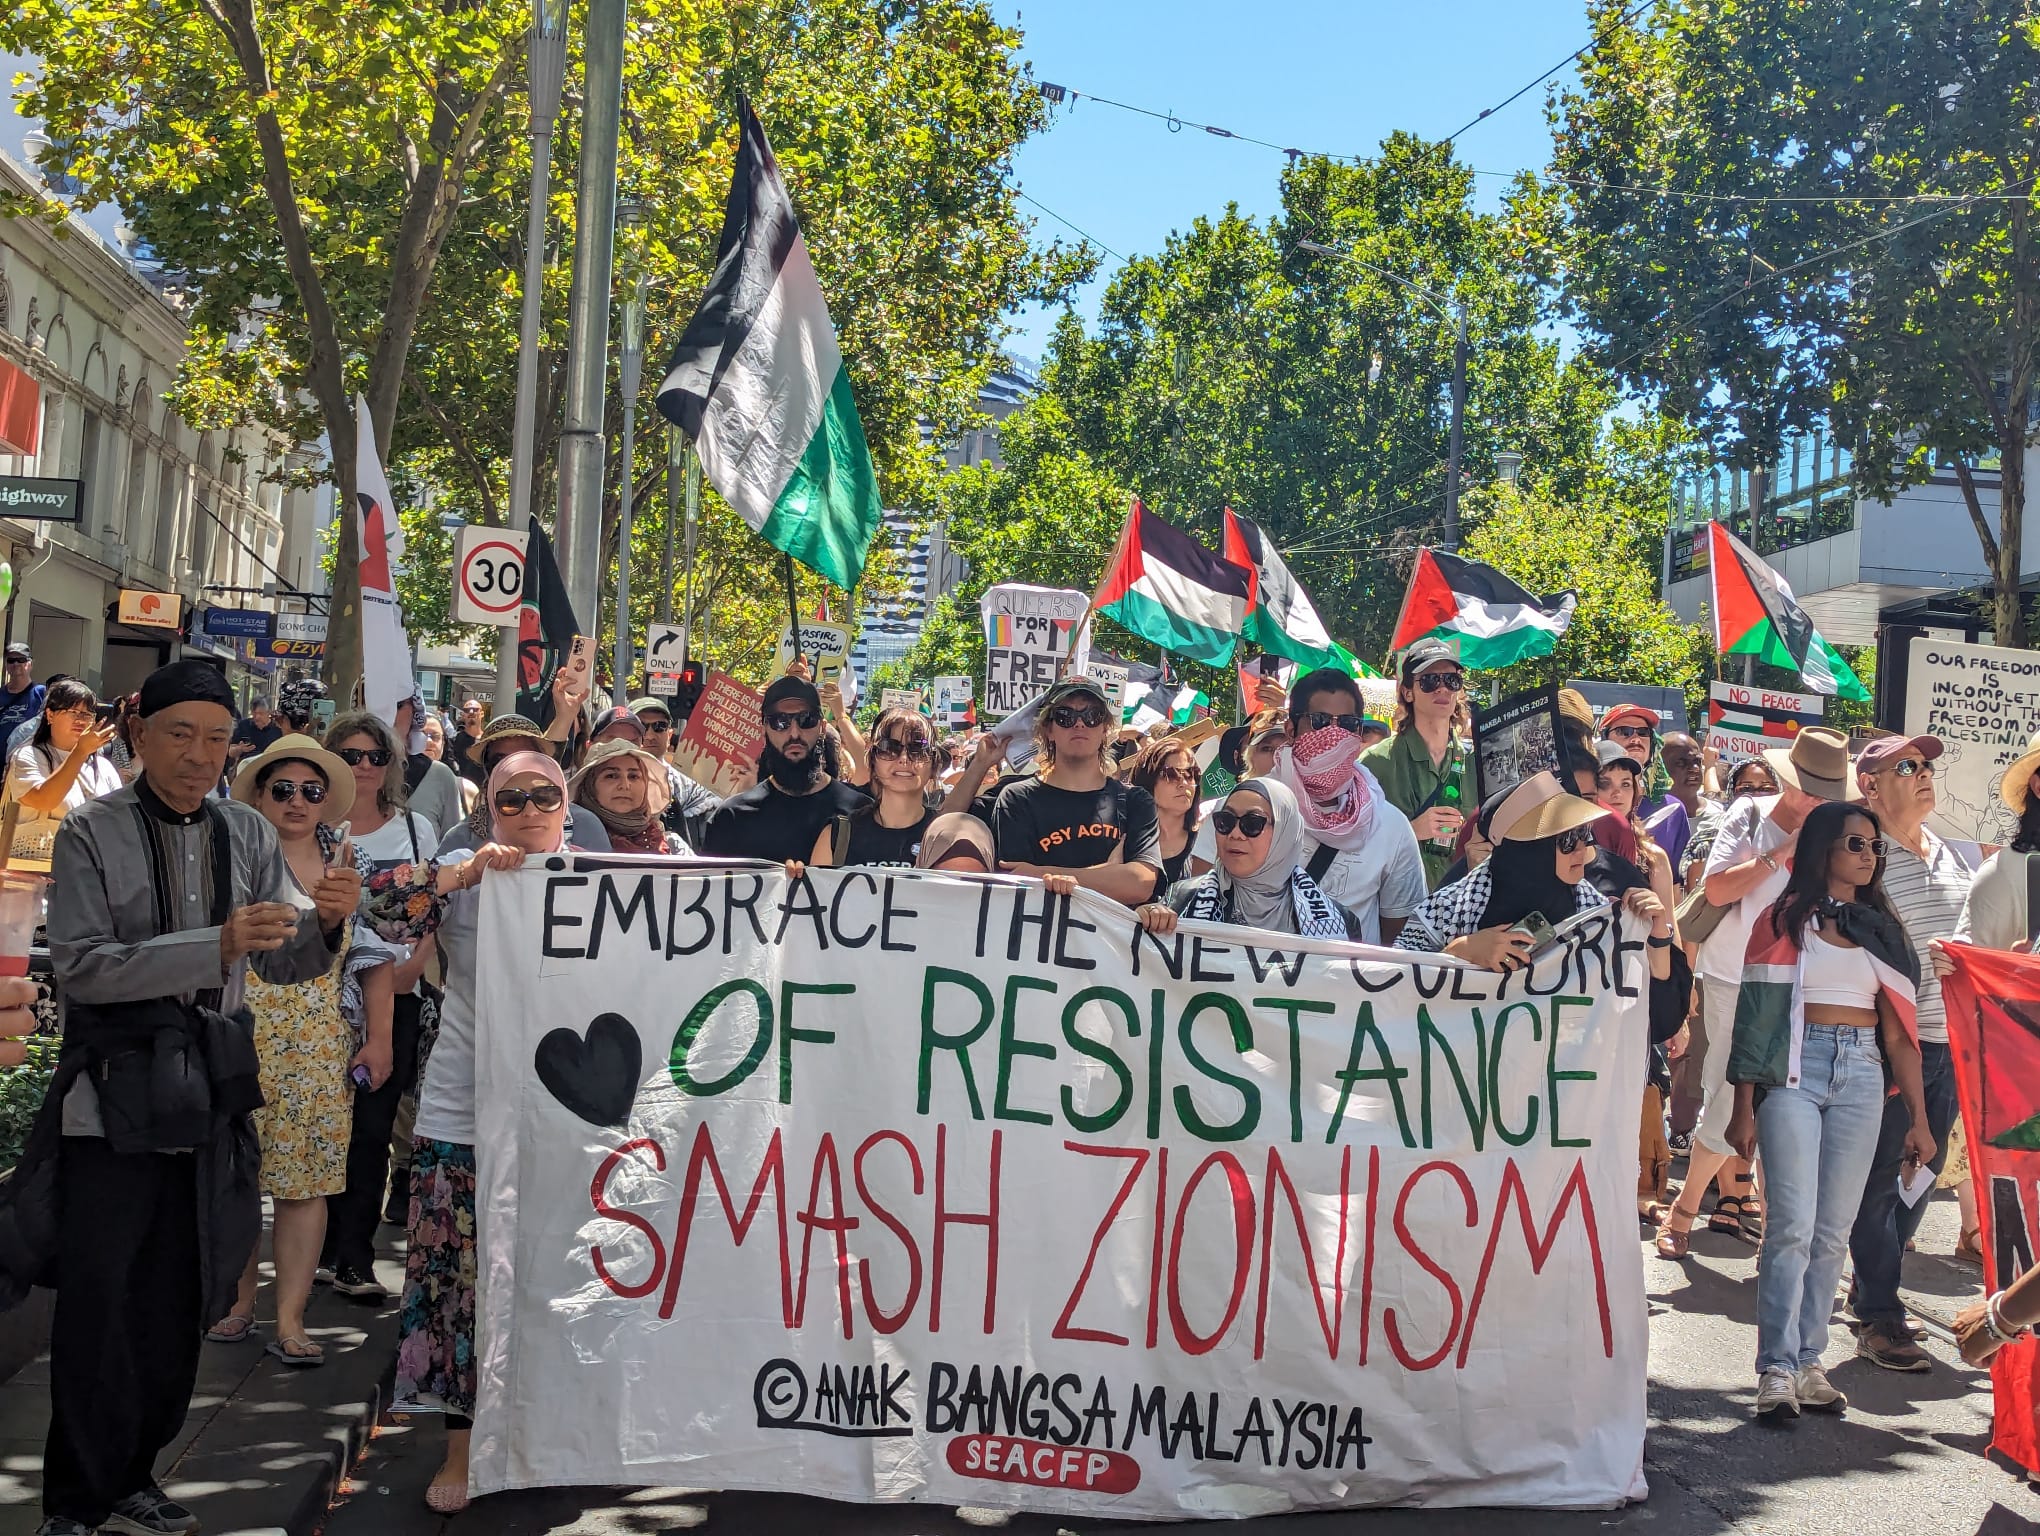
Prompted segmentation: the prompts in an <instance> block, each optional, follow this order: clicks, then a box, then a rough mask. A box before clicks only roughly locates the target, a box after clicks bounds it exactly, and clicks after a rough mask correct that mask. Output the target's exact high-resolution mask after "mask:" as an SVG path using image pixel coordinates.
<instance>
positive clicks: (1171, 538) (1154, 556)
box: [1091, 500, 1253, 667]
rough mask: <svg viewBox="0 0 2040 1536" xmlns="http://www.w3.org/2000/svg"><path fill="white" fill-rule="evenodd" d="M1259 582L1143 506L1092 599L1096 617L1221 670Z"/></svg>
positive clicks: (1129, 518)
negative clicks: (1101, 617)
mask: <svg viewBox="0 0 2040 1536" xmlns="http://www.w3.org/2000/svg"><path fill="white" fill-rule="evenodd" d="M1252 588H1253V576H1252V574H1251V573H1250V572H1249V571H1248V570H1247V569H1246V568H1245V567H1243V566H1238V565H1235V564H1233V563H1232V562H1231V561H1230V560H1222V559H1220V558H1219V557H1218V556H1217V555H1214V554H1213V553H1212V552H1211V551H1210V550H1208V549H1206V548H1205V547H1204V546H1203V545H1202V544H1199V543H1198V542H1197V541H1196V540H1195V539H1193V538H1191V537H1190V535H1189V534H1187V533H1184V532H1183V531H1182V530H1181V529H1178V528H1171V527H1170V526H1169V525H1168V524H1167V523H1165V522H1163V521H1162V520H1161V518H1159V517H1157V516H1156V515H1155V514H1154V513H1152V512H1150V511H1148V509H1147V508H1146V507H1144V506H1142V505H1141V504H1140V502H1139V501H1138V500H1136V501H1135V502H1134V504H1133V505H1132V506H1131V507H1129V508H1128V509H1127V512H1126V526H1125V527H1124V528H1122V529H1120V531H1119V547H1118V548H1117V549H1115V550H1114V551H1113V552H1112V563H1111V564H1110V565H1109V566H1107V567H1106V568H1105V579H1104V580H1103V581H1102V582H1100V583H1099V584H1098V591H1097V593H1096V595H1095V596H1093V597H1092V599H1091V607H1092V609H1093V610H1094V611H1096V612H1098V613H1102V614H1104V615H1105V617H1106V618H1108V619H1112V620H1115V621H1116V622H1117V623H1118V624H1120V625H1121V626H1122V627H1123V628H1126V629H1130V630H1132V631H1133V633H1135V634H1136V635H1139V636H1140V637H1141V638H1142V639H1143V640H1151V641H1153V642H1154V643H1155V644H1156V645H1159V646H1160V647H1162V649H1163V650H1166V651H1174V652H1175V653H1176V654H1177V655H1179V656H1188V657H1189V658H1190V659H1191V660H1193V661H1206V662H1209V663H1211V665H1213V666H1214V667H1222V666H1224V665H1225V664H1226V663H1227V662H1229V661H1231V660H1232V653H1233V647H1234V646H1235V645H1236V644H1237V643H1238V642H1239V638H1240V627H1241V625H1243V624H1244V623H1245V622H1246V617H1247V600H1248V594H1249V593H1250V592H1251V591H1252Z"/></svg>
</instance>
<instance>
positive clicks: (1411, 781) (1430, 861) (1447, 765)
mask: <svg viewBox="0 0 2040 1536" xmlns="http://www.w3.org/2000/svg"><path fill="white" fill-rule="evenodd" d="M1360 761H1361V762H1363V763H1365V764H1366V765H1367V768H1368V771H1369V772H1370V773H1372V774H1373V775H1374V777H1375V778H1377V779H1379V780H1380V781H1381V788H1382V792H1383V793H1384V794H1386V795H1387V796H1388V803H1389V804H1390V805H1392V806H1394V807H1395V808H1396V809H1397V810H1399V811H1401V812H1402V813H1403V815H1404V816H1406V817H1408V818H1409V819H1410V820H1412V821H1414V820H1416V818H1417V817H1418V816H1420V815H1422V814H1423V813H1424V812H1425V811H1427V810H1429V809H1430V808H1431V807H1432V806H1434V805H1443V806H1449V807H1451V808H1452V809H1453V810H1455V811H1460V812H1463V813H1464V814H1466V815H1469V816H1470V815H1472V814H1473V810H1474V807H1473V806H1472V805H1471V804H1470V803H1469V802H1468V800H1467V783H1466V748H1465V747H1464V746H1463V745H1461V744H1460V743H1459V742H1458V741H1454V742H1453V744H1452V747H1451V749H1450V750H1449V751H1448V752H1447V753H1446V754H1445V762H1444V764H1443V766H1442V767H1441V766H1440V765H1438V764H1436V763H1433V762H1432V761H1431V749H1430V748H1429V747H1427V746H1426V745H1425V744H1424V738H1423V737H1421V736H1419V735H1418V734H1417V733H1416V732H1415V731H1398V732H1397V733H1396V734H1395V735H1393V736H1391V737H1389V738H1388V740H1386V741H1377V742H1376V743H1375V744H1374V745H1373V746H1371V747H1369V748H1368V749H1367V750H1366V751H1365V752H1362V753H1361V754H1360ZM1454 841H1455V839H1454V838H1453V837H1450V836H1448V837H1447V838H1446V839H1445V840H1444V841H1443V842H1442V843H1441V842H1436V841H1433V840H1432V839H1430V838H1424V839H1421V840H1420V841H1419V842H1418V844H1417V847H1418V849H1419V851H1421V852H1422V854H1423V856H1424V878H1425V880H1426V881H1427V882H1428V883H1429V885H1430V887H1431V889H1432V890H1434V891H1435V890H1437V889H1438V885H1439V882H1440V881H1442V880H1443V879H1444V876H1445V871H1446V870H1447V869H1449V868H1451V866H1452V859H1453V852H1452V849H1453V843H1454Z"/></svg>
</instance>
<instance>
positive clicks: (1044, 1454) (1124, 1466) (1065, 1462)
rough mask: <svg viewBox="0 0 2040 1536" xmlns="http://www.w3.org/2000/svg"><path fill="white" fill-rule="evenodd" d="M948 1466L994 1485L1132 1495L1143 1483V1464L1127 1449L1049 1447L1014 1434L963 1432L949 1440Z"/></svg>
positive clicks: (1078, 1446)
mask: <svg viewBox="0 0 2040 1536" xmlns="http://www.w3.org/2000/svg"><path fill="white" fill-rule="evenodd" d="M947 1455H948V1460H949V1470H950V1471H952V1472H954V1473H956V1474H957V1475H958V1476H960V1477H981V1478H985V1479H987V1480H989V1481H991V1482H995V1483H1031V1484H1033V1485H1034V1486H1035V1487H1037V1488H1074V1489H1077V1490H1078V1491H1080V1492H1083V1493H1131V1492H1133V1490H1134V1489H1136V1488H1138V1487H1139V1486H1140V1463H1139V1462H1137V1461H1135V1460H1134V1459H1133V1458H1132V1457H1131V1456H1128V1455H1127V1454H1125V1453H1124V1452H1123V1451H1104V1450H1096V1449H1093V1448H1092V1447H1089V1446H1083V1445H1051V1444H1049V1443H1048V1442H1047V1441H1046V1440H1022V1439H1020V1438H1018V1437H1016V1436H1013V1435H959V1436H958V1437H957V1438H956V1439H954V1440H951V1441H950V1442H949V1447H948V1451H947Z"/></svg>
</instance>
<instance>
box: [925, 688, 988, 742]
mask: <svg viewBox="0 0 2040 1536" xmlns="http://www.w3.org/2000/svg"><path fill="white" fill-rule="evenodd" d="M928 686H929V687H930V688H932V689H933V690H934V692H935V724H936V727H937V728H938V729H940V730H945V731H960V730H962V729H963V728H964V727H965V726H967V725H970V724H973V723H974V722H975V720H976V718H977V714H976V711H975V710H974V709H973V708H972V697H973V689H972V683H971V679H969V678H967V677H938V678H936V679H935V680H934V681H933V682H932V683H930V684H929V685H928Z"/></svg>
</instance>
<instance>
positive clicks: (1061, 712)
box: [1048, 704, 1105, 731]
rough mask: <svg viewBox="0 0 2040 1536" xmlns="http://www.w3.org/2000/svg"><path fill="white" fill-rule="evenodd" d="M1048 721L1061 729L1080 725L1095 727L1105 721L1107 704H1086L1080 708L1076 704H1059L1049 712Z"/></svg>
mask: <svg viewBox="0 0 2040 1536" xmlns="http://www.w3.org/2000/svg"><path fill="white" fill-rule="evenodd" d="M1048 723H1049V724H1050V725H1052V726H1054V727H1055V728H1056V729H1057V730H1061V731H1067V730H1072V729H1074V728H1075V727H1077V726H1079V725H1088V726H1092V727H1094V728H1095V727H1097V726H1101V725H1103V724H1104V723H1105V706H1104V705H1103V704H1086V705H1085V706H1084V707H1083V708H1082V709H1078V708H1077V707H1076V706H1075V705H1074V704H1058V705H1056V707H1055V708H1054V709H1051V710H1050V711H1049V712H1048Z"/></svg>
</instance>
